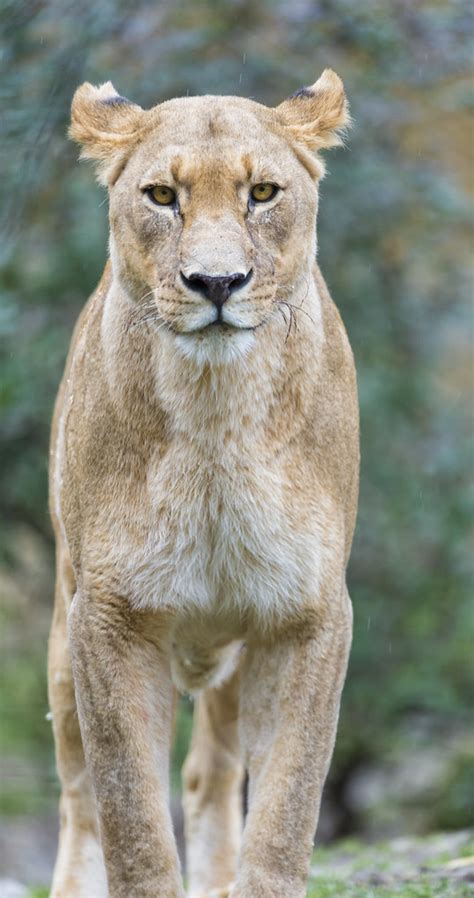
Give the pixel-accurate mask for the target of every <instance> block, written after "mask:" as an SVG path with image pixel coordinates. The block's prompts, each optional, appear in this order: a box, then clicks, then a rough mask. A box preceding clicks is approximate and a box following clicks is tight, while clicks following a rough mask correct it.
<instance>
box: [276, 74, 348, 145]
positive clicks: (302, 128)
mask: <svg viewBox="0 0 474 898" xmlns="http://www.w3.org/2000/svg"><path fill="white" fill-rule="evenodd" d="M276 113H277V117H278V119H279V121H280V123H281V124H282V125H283V127H284V128H285V130H286V131H287V133H288V134H289V136H290V138H291V139H292V140H293V141H295V142H296V143H298V144H300V145H301V144H302V145H303V146H305V147H306V148H307V149H310V150H313V151H316V152H317V151H318V150H323V149H328V148H329V147H334V146H339V145H340V144H341V143H342V139H341V136H340V135H341V132H343V131H344V129H345V128H347V127H348V126H349V124H350V115H349V106H348V103H347V99H346V95H345V92H344V85H343V83H342V81H341V79H340V78H339V75H336V72H333V70H332V69H325V70H324V72H323V73H322V75H321V77H320V78H319V79H318V80H317V81H316V82H315V84H313V85H312V86H311V87H302V88H301V89H300V90H297V91H296V93H294V94H293V95H292V96H291V97H289V98H288V99H287V100H285V101H284V102H283V103H280V105H279V106H277V108H276Z"/></svg>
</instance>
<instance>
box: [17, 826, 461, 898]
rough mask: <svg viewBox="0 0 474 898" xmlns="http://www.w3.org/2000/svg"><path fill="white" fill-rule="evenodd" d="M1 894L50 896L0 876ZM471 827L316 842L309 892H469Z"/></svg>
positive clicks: (427, 895) (335, 896)
mask: <svg viewBox="0 0 474 898" xmlns="http://www.w3.org/2000/svg"><path fill="white" fill-rule="evenodd" d="M0 895H1V898H48V890H47V889H44V888H38V889H33V890H28V889H26V888H24V887H23V886H21V885H20V884H19V883H18V882H16V881H14V880H0ZM470 896H474V831H467V830H463V831H462V832H457V833H437V834H435V835H432V836H425V837H420V838H414V837H407V838H398V839H392V840H390V841H385V842H375V843H373V844H370V845H367V844H365V843H362V842H358V841H355V840H350V841H345V842H339V843H337V844H335V845H334V846H331V847H329V848H317V849H316V850H315V853H314V857H313V862H312V866H311V880H310V886H309V889H308V898H470Z"/></svg>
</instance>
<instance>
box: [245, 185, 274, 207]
mask: <svg viewBox="0 0 474 898" xmlns="http://www.w3.org/2000/svg"><path fill="white" fill-rule="evenodd" d="M277 192H278V187H277V185H276V184H270V183H268V182H265V183H264V184H256V185H255V187H252V190H251V191H250V196H251V197H252V199H253V200H255V202H256V203H267V202H268V200H272V199H273V197H274V196H275V194H276V193H277Z"/></svg>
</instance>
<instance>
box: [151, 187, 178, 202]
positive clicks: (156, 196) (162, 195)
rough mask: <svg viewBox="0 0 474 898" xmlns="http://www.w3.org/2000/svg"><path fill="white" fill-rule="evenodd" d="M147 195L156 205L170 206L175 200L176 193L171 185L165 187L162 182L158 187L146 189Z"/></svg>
mask: <svg viewBox="0 0 474 898" xmlns="http://www.w3.org/2000/svg"><path fill="white" fill-rule="evenodd" d="M147 193H148V196H149V197H150V199H151V200H153V202H154V203H157V204H158V206H171V205H172V204H173V203H174V202H175V201H176V194H175V192H174V190H171V187H165V186H164V185H163V184H161V185H159V186H158V187H150V189H149V190H147Z"/></svg>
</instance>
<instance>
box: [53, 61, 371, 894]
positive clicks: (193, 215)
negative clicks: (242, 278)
mask: <svg viewBox="0 0 474 898" xmlns="http://www.w3.org/2000/svg"><path fill="white" fill-rule="evenodd" d="M347 121H348V113H347V104H346V101H345V97H344V91H343V88H342V84H341V82H340V79H339V78H338V77H337V76H336V75H335V74H334V73H331V72H325V73H324V74H323V76H322V77H321V78H320V79H319V81H318V82H316V84H315V85H313V87H312V88H308V89H306V90H305V91H304V92H303V94H300V95H296V96H295V97H293V98H290V99H289V100H286V101H285V102H284V103H282V104H281V105H280V106H279V107H277V108H276V109H269V108H267V107H265V106H261V105H260V104H258V103H255V102H253V101H250V100H246V99H242V98H237V97H192V98H187V99H177V100H171V101H168V102H166V103H163V104H161V105H159V106H157V107H155V108H154V109H152V110H150V111H144V110H142V109H140V107H138V106H135V105H134V104H131V103H128V101H125V100H123V99H122V98H119V97H118V95H117V94H116V92H115V91H114V89H113V87H112V85H110V84H107V85H103V86H102V87H101V88H93V87H92V86H91V85H83V86H82V87H81V88H80V89H79V90H78V91H77V93H76V96H75V98H74V102H73V112H72V125H71V135H72V137H73V138H74V139H76V140H78V141H79V142H81V144H82V145H83V154H84V155H85V156H87V157H89V158H92V159H95V160H97V161H98V163H99V173H100V178H101V180H102V181H103V182H104V183H107V184H108V185H109V193H110V256H111V259H110V263H109V264H108V265H107V267H106V270H105V272H104V276H103V278H102V281H101V283H100V284H99V287H98V288H97V291H96V292H95V294H94V295H93V296H92V297H91V299H90V301H89V303H88V304H87V306H86V307H85V309H84V312H83V313H82V316H81V318H80V320H79V322H78V325H77V327H76V331H75V334H74V338H73V342H72V346H71V350H70V354H69V359H68V363H67V368H66V372H65V375H64V379H63V382H62V385H61V389H60V392H59V396H58V401H57V404H56V410H55V416H54V422H53V436H52V448H51V478H50V480H51V512H52V517H53V522H54V526H55V532H56V538H57V590H56V611H55V617H54V621H53V630H52V635H51V643H50V701H51V707H52V712H53V723H54V733H55V738H56V745H57V759H58V769H59V773H60V777H61V782H62V788H63V797H62V800H61V807H62V817H61V837H60V851H59V855H58V862H57V865H56V871H55V877H54V883H53V887H52V893H51V894H52V896H53V898H105V896H106V894H107V886H106V876H107V880H108V895H109V896H110V898H158V896H159V898H178V896H182V895H183V894H184V893H183V886H182V882H181V875H180V871H179V865H178V859H177V853H176V848H175V844H174V839H173V835H172V829H171V822H170V817H169V810H168V801H167V796H168V759H169V750H170V742H171V737H172V722H173V714H174V705H175V694H176V687H178V689H180V690H182V691H190V692H193V693H195V694H196V695H197V696H198V699H197V706H196V714H195V729H194V735H193V742H192V747H191V752H190V756H189V759H188V761H187V762H186V765H185V770H184V789H185V798H184V804H185V813H186V835H187V840H188V846H187V850H188V866H189V894H190V895H191V896H192V898H208V896H210V895H211V894H214V893H215V894H216V895H227V894H230V895H231V896H232V898H270V896H271V898H302V896H303V895H304V893H305V885H306V877H307V873H308V864H309V857H310V852H311V846H312V840H313V835H314V831H315V826H316V821H317V816H318V809H319V802H320V798H321V791H322V788H323V784H324V780H325V776H326V773H327V769H328V766H329V762H330V757H331V754H332V749H333V744H334V739H335V733H336V724H337V716H338V709H339V701H340V694H341V690H342V684H343V680H344V676H345V670H346V664H347V657H348V651H349V646H350V638H351V610H350V602H349V598H348V595H347V591H346V586H345V569H346V565H347V561H348V558H349V552H350V546H351V541H352V535H353V529H354V522H355V515H356V503H357V484H358V415H357V397H356V384H355V373H354V366H353V359H352V354H351V350H350V347H349V344H348V341H347V337H346V334H345V331H344V328H343V325H342V323H341V320H340V318H339V315H338V313H337V311H336V308H335V306H334V305H333V303H332V301H331V299H330V297H329V294H328V291H327V289H326V286H325V284H324V281H323V279H322V277H321V274H320V272H319V269H318V267H317V265H316V263H315V261H314V259H315V250H316V238H315V220H316V213H317V200H318V189H317V188H318V178H319V177H320V175H321V173H322V171H323V168H322V163H321V162H320V160H319V159H318V158H317V157H316V156H314V151H316V150H319V149H321V148H324V147H325V146H326V147H327V146H331V145H333V144H334V143H335V142H337V132H338V130H340V129H341V128H343V127H344V125H345V124H346V123H347ZM262 181H271V182H273V183H276V184H278V185H279V186H280V187H281V188H282V189H281V190H280V192H279V193H278V194H277V195H276V196H275V198H274V199H272V200H270V202H268V203H266V204H260V205H255V207H253V206H252V205H250V206H249V202H248V197H249V191H250V189H251V187H252V186H253V185H254V184H256V183H259V182H262ZM160 184H164V185H167V186H169V187H172V188H173V189H174V190H175V191H176V192H177V195H178V200H179V212H178V211H176V210H174V209H173V208H168V207H167V208H163V207H156V206H154V205H153V203H152V201H151V200H150V198H149V196H148V195H147V193H146V192H144V191H146V188H148V187H150V186H154V185H160ZM250 269H251V270H252V276H251V277H250V279H249V281H248V283H246V285H245V286H244V287H242V288H241V289H239V290H237V291H236V292H233V293H232V294H231V296H230V297H229V299H228V300H227V301H226V302H225V304H224V306H223V317H224V322H225V324H224V325H221V326H218V327H214V326H211V322H212V321H213V320H214V319H215V316H216V314H217V313H216V309H215V307H214V306H213V304H212V303H211V302H210V301H209V300H208V299H206V298H205V297H204V296H202V295H201V294H200V293H197V292H195V291H192V290H190V289H188V287H187V285H186V282H185V281H183V279H182V277H181V272H182V274H183V275H185V276H186V277H189V276H190V275H191V274H192V273H196V272H197V273H198V274H201V275H202V274H204V275H213V276H217V275H219V276H230V275H231V274H235V273H241V274H242V275H244V274H247V273H248V272H249V271H250ZM74 696H75V697H76V701H77V714H78V716H76V709H75V699H74ZM78 724H79V725H80V730H79V725H78ZM83 746H84V748H83ZM244 767H245V768H246V769H247V770H248V773H249V796H250V798H249V801H250V803H249V813H248V818H247V822H246V826H245V829H244V832H243V840H242V844H241V846H240V849H239V841H240V831H241V827H242V822H241V801H240V789H241V782H242V771H243V768H244ZM103 858H104V860H103ZM104 862H105V867H104ZM105 870H106V871H107V873H105ZM231 881H234V885H233V886H232V887H231V886H230V882H231ZM214 890H216V891H215V892H214Z"/></svg>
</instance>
